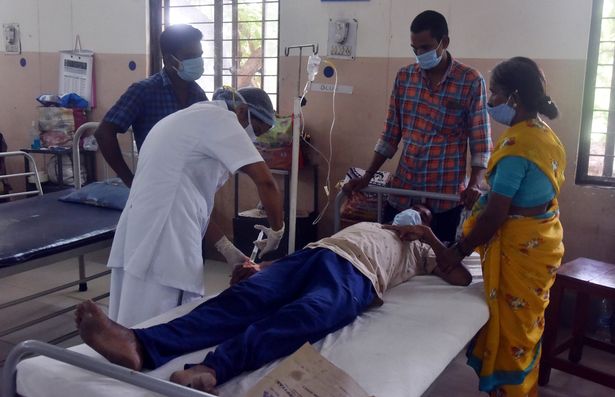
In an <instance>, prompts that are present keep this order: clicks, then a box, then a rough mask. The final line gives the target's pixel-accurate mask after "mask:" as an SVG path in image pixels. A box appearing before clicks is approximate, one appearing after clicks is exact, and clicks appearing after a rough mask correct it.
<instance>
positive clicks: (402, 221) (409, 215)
mask: <svg viewBox="0 0 615 397" xmlns="http://www.w3.org/2000/svg"><path fill="white" fill-rule="evenodd" d="M422 223H423V221H421V214H419V212H418V211H416V210H413V209H412V208H409V209H407V210H403V211H402V212H400V213H399V214H397V215H395V218H394V219H393V224H394V225H400V226H408V225H421V224H422Z"/></svg>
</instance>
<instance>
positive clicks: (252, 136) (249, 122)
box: [244, 109, 256, 142]
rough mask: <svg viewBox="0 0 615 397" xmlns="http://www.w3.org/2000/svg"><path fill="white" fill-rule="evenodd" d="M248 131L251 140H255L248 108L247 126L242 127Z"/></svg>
mask: <svg viewBox="0 0 615 397" xmlns="http://www.w3.org/2000/svg"><path fill="white" fill-rule="evenodd" d="M244 129H245V130H246V132H247V133H248V136H249V137H250V139H252V142H256V134H255V133H254V127H252V116H250V109H248V126H247V127H246V128H244Z"/></svg>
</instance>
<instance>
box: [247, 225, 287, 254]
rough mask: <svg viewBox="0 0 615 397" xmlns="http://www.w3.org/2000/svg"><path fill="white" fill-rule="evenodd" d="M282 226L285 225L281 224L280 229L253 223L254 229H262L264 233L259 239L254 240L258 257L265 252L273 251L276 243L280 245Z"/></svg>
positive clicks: (282, 234)
mask: <svg viewBox="0 0 615 397" xmlns="http://www.w3.org/2000/svg"><path fill="white" fill-rule="evenodd" d="M284 226H285V225H284V224H282V227H281V228H280V230H273V229H271V228H269V227H267V226H264V225H254V229H256V230H260V231H262V232H263V233H265V237H266V238H264V239H262V240H260V241H258V240H256V241H254V245H256V246H257V247H258V250H259V254H258V258H259V259H261V258H262V257H263V255H265V254H266V253H267V252H271V251H274V250H276V249H277V248H278V245H280V241H281V240H282V236H284Z"/></svg>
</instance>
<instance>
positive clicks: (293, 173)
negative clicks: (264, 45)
mask: <svg viewBox="0 0 615 397" xmlns="http://www.w3.org/2000/svg"><path fill="white" fill-rule="evenodd" d="M304 48H311V49H312V54H314V55H316V54H318V44H301V45H293V46H289V47H285V48H284V55H285V56H288V55H289V54H290V50H292V49H299V76H298V77H297V96H296V97H295V98H294V100H293V146H292V158H291V168H290V194H289V200H290V203H289V206H288V207H289V212H290V213H289V214H288V254H289V255H290V254H292V253H293V252H295V237H296V233H297V231H296V229H297V185H298V183H299V134H300V131H301V97H300V95H301V60H302V56H303V49H304Z"/></svg>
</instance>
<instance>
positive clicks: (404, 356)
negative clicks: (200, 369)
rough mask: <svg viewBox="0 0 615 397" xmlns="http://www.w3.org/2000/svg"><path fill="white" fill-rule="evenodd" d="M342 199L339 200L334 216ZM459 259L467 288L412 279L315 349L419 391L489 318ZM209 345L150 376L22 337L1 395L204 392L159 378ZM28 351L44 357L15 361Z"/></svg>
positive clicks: (368, 380)
mask: <svg viewBox="0 0 615 397" xmlns="http://www.w3.org/2000/svg"><path fill="white" fill-rule="evenodd" d="M369 191H375V192H377V193H382V192H384V191H386V192H388V193H390V190H387V189H384V190H380V192H378V189H376V190H374V189H373V188H369ZM404 194H408V192H404ZM455 199H456V200H457V197H455ZM341 200H342V199H341V198H338V199H337V200H336V207H335V208H336V219H338V220H339V214H337V211H339V206H338V205H339V204H340V203H341ZM464 263H465V264H466V266H467V267H468V268H469V269H470V272H471V273H472V275H473V277H474V281H473V283H472V284H471V285H470V286H468V287H458V286H452V285H449V284H447V283H445V282H444V281H443V280H441V279H439V278H437V277H433V276H417V277H414V278H413V279H411V280H410V281H409V282H406V283H403V284H401V285H399V286H397V287H395V288H393V289H391V290H390V291H388V292H387V293H386V295H385V304H384V305H383V306H381V307H378V308H374V309H371V310H368V311H367V312H365V313H364V314H362V315H361V316H359V317H358V318H357V319H356V320H355V321H354V322H353V323H351V324H350V325H348V326H346V327H344V328H342V329H340V330H338V331H336V332H334V333H331V334H329V335H328V336H326V337H325V338H323V339H322V340H320V341H319V342H317V343H316V344H315V347H316V349H317V350H318V351H320V353H321V354H322V355H323V356H325V357H326V358H328V359H329V360H330V361H332V362H333V363H334V364H335V365H337V366H339V367H340V368H342V369H343V370H344V371H346V372H347V373H348V374H349V375H350V376H352V377H353V378H354V379H355V380H357V381H358V383H359V384H360V385H361V386H362V387H363V388H364V389H365V390H366V391H367V392H368V393H369V394H371V395H376V396H378V397H402V396H403V397H408V396H420V395H421V394H422V393H424V392H425V390H427V388H428V387H429V386H430V385H431V383H432V382H433V381H434V380H435V379H436V378H437V377H438V375H439V374H440V373H441V372H442V371H443V370H444V369H445V368H446V366H447V365H448V364H449V363H450V362H451V361H452V360H453V358H454V357H455V356H457V354H458V353H459V352H460V351H461V350H462V349H463V348H464V347H465V345H466V344H467V342H468V341H469V340H470V339H471V338H472V337H473V336H474V335H475V333H476V332H477V331H478V330H479V329H480V328H481V327H482V325H483V324H484V323H485V322H486V321H487V319H488V316H489V313H488V309H487V305H486V303H485V301H484V293H483V287H482V282H481V281H482V277H481V271H480V261H479V259H478V257H476V256H471V257H469V258H467V259H466V260H465V262H464ZM198 303H199V302H193V303H191V304H188V305H184V306H180V307H178V308H176V309H174V310H171V311H170V312H167V313H165V314H162V315H160V316H158V317H156V318H153V319H150V320H148V321H146V322H144V323H143V324H140V325H139V326H149V325H153V324H156V323H160V322H165V321H168V320H170V319H172V318H175V317H178V316H181V315H183V314H185V313H187V312H188V311H190V310H191V309H192V308H194V307H195V306H196V305H198ZM210 350H212V349H205V350H202V351H198V352H193V353H190V354H187V355H184V356H182V357H179V358H177V359H175V360H173V361H171V362H169V363H167V364H166V365H164V366H162V367H160V368H158V369H156V370H154V371H151V372H148V373H147V374H135V373H134V372H132V371H129V370H127V369H125V368H121V367H117V366H114V365H112V364H109V363H108V362H106V360H105V359H103V358H102V357H101V356H100V355H98V354H97V353H96V352H94V351H93V350H92V349H90V348H89V347H88V346H86V345H79V346H75V347H73V348H70V349H68V350H63V349H59V348H56V347H54V346H48V345H45V344H42V343H37V342H24V343H23V344H21V345H18V346H17V347H16V348H15V349H14V350H13V351H12V352H11V354H10V355H9V358H8V359H7V361H6V364H5V369H4V371H5V372H4V379H3V393H4V394H3V396H5V397H9V396H13V395H16V394H15V393H18V394H19V395H21V396H25V397H39V396H41V397H42V396H45V397H54V396H63V397H71V396H83V395H87V396H88V397H98V396H101V397H102V396H110V395H122V396H127V397H141V396H151V395H169V396H179V395H207V394H183V393H184V392H186V393H188V391H187V390H185V389H184V388H182V387H180V386H174V385H172V384H170V383H169V382H164V381H161V380H160V379H168V378H169V376H170V374H171V373H172V372H173V371H176V370H179V369H183V366H184V364H186V363H198V362H201V361H202V360H203V358H204V357H205V354H206V353H207V352H208V351H210ZM75 352H76V353H81V354H75ZM28 353H36V354H41V356H38V357H34V358H30V359H26V360H23V361H20V359H21V357H22V356H23V355H25V354H28ZM51 357H53V358H51ZM279 361H280V360H277V361H275V362H272V363H270V364H268V365H266V366H264V367H263V368H260V369H258V370H256V371H253V372H250V373H245V374H243V375H240V376H238V377H236V378H234V379H232V380H231V381H229V382H227V383H225V384H224V385H222V386H221V387H220V388H219V395H220V396H223V397H224V396H228V397H231V396H233V397H240V396H243V395H244V394H245V393H246V391H248V390H249V389H250V387H251V386H253V385H254V384H255V383H256V382H257V381H258V380H260V379H261V378H262V377H263V376H264V375H265V374H266V373H267V372H269V371H270V370H271V369H272V368H273V367H275V366H276V365H277V364H278V363H279ZM68 363H72V364H75V365H77V366H74V365H70V364H68ZM84 368H87V370H85V369H84ZM133 375H135V376H133ZM120 379H121V380H120ZM127 383H130V384H127ZM136 385H138V386H136ZM152 391H155V392H157V393H160V394H154V393H153V392H152Z"/></svg>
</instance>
